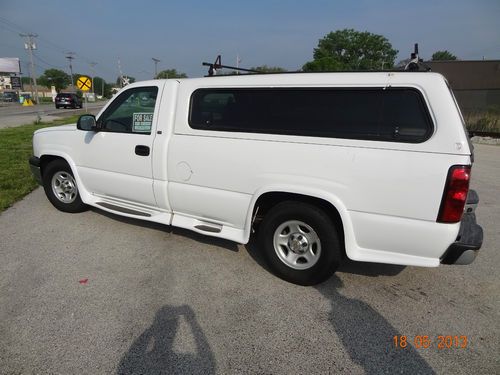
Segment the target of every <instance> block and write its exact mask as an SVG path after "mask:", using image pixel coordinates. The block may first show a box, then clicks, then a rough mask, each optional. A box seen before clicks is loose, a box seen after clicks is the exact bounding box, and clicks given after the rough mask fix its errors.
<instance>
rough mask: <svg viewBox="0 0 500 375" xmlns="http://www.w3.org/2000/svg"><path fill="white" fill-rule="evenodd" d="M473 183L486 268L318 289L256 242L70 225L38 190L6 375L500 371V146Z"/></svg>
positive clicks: (2, 325)
mask: <svg viewBox="0 0 500 375" xmlns="http://www.w3.org/2000/svg"><path fill="white" fill-rule="evenodd" d="M472 175H473V183H472V185H473V187H474V188H476V189H477V191H478V192H479V196H480V199H481V202H480V205H479V208H478V210H477V215H478V221H479V223H480V224H481V225H483V228H484V230H485V241H484V245H483V248H482V250H481V252H480V254H479V256H478V258H477V259H476V261H475V262H474V263H473V264H472V265H469V266H441V267H439V268H418V267H400V266H389V265H379V264H368V263H354V262H348V263H346V264H345V265H343V266H342V268H341V269H340V270H339V271H338V272H337V273H336V274H335V275H334V276H333V277H332V278H331V279H330V280H328V281H327V282H325V283H323V284H321V285H318V286H316V287H300V286H296V285H292V284H289V283H287V282H284V281H282V280H280V279H278V278H276V277H275V276H273V275H272V274H270V273H269V272H268V270H267V269H266V267H265V266H264V265H263V264H262V260H261V258H260V256H259V253H258V249H256V247H255V245H253V244H250V245H249V246H241V245H236V244H234V243H232V242H228V241H224V240H218V239H213V238H210V237H203V236H201V235H197V234H194V233H191V232H188V231H184V230H180V229H175V228H169V227H167V226H162V225H157V224H151V223H147V222H141V221H136V220H130V219H126V218H121V217H118V216H114V215H110V214H107V213H104V212H102V211H99V210H90V211H88V212H85V213H83V214H66V213H62V212H59V211H57V210H56V209H55V208H53V207H52V206H51V205H50V203H49V202H48V201H47V199H46V198H45V196H44V193H43V190H42V189H37V190H36V191H34V192H33V193H32V194H30V195H28V196H27V197H26V198H25V199H24V200H23V201H21V202H18V203H17V204H15V205H14V206H13V207H11V208H10V209H8V210H7V211H5V212H3V213H2V214H0V238H1V241H0V373H2V374H11V373H12V374H25V373H26V374H31V373H37V374H39V373H40V374H45V373H51V374H52V373H60V374H121V373H124V374H128V373H135V374H140V373H142V374H149V373H152V374H160V373H161V374H173V373H179V374H180V373H183V374H210V373H220V374H240V373H259V374H262V373H266V374H270V373H273V374H325V373H332V374H333V373H340V372H344V373H353V374H361V373H377V374H378V373H422V374H426V373H450V374H451V373H453V374H494V373H497V374H498V373H500V362H499V358H500V357H499V355H498V353H499V348H500V339H499V337H500V335H499V334H500V314H499V311H500V298H499V290H500V276H499V272H498V265H499V261H500V252H499V245H498V243H499V241H500V231H499V228H500V227H499V225H498V223H499V222H500V204H499V198H498V186H499V185H500V147H495V146H486V145H477V146H476V163H475V165H474V167H473V172H472ZM394 336H397V337H398V342H399V343H400V342H401V339H400V337H401V336H406V339H407V342H408V343H409V345H408V346H406V347H405V348H396V347H395V344H394ZM424 336H428V338H429V341H430V345H429V347H427V348H423V347H422V348H418V346H419V345H418V344H419V343H421V341H419V340H422V338H423V337H424ZM439 336H451V337H452V338H454V336H458V340H462V341H461V342H460V345H461V344H462V343H463V338H462V339H460V336H466V337H467V346H466V347H465V348H457V347H454V346H455V345H454V344H453V345H452V347H451V348H447V347H446V346H445V347H444V348H439V344H440V339H439ZM454 340H457V339H454Z"/></svg>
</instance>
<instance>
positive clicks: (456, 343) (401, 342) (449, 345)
mask: <svg viewBox="0 0 500 375" xmlns="http://www.w3.org/2000/svg"><path fill="white" fill-rule="evenodd" d="M392 340H393V344H394V347H396V348H400V349H405V348H407V347H408V345H409V344H411V345H412V346H413V347H414V348H416V349H429V348H433V347H434V348H437V349H465V348H467V345H469V340H468V338H467V336H456V335H455V336H452V335H439V336H436V337H432V336H428V335H425V336H424V335H422V336H420V335H417V336H414V337H411V336H405V335H400V336H393V338H392Z"/></svg>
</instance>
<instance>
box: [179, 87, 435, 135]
mask: <svg viewBox="0 0 500 375" xmlns="http://www.w3.org/2000/svg"><path fill="white" fill-rule="evenodd" d="M189 125H190V126H191V127H192V128H194V129H201V130H212V131H230V132H247V133H269V134H285V135H302V136H312V137H330V138H352V139H367V140H380V141H394V142H410V143H418V142H423V141H425V140H426V139H428V138H429V137H430V135H431V134H432V121H431V117H430V115H429V112H428V110H427V107H426V105H425V102H424V99H423V97H422V95H421V93H420V92H419V91H417V90H415V89H412V88H389V89H384V88H382V87H380V88H362V89H358V88H345V89H338V88H286V89H280V88H255V89H253V88H251V89H249V88H227V89H225V88H220V89H219V88H217V89H199V90H196V91H195V92H194V93H193V94H192V96H191V110H190V116H189Z"/></svg>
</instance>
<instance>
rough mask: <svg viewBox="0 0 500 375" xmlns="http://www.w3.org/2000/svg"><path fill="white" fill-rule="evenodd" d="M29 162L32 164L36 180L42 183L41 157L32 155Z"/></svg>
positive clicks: (32, 171) (31, 167)
mask: <svg viewBox="0 0 500 375" xmlns="http://www.w3.org/2000/svg"><path fill="white" fill-rule="evenodd" d="M29 164H30V169H31V173H32V174H33V177H35V179H36V181H37V182H38V183H39V184H40V185H42V184H43V182H42V171H41V169H40V159H39V158H37V157H36V156H32V157H31V158H30V159H29Z"/></svg>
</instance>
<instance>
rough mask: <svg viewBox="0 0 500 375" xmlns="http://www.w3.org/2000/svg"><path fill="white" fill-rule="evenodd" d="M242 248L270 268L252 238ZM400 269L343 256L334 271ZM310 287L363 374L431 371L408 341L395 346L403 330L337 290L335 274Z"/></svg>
mask: <svg viewBox="0 0 500 375" xmlns="http://www.w3.org/2000/svg"><path fill="white" fill-rule="evenodd" d="M246 249H247V251H248V254H249V255H250V256H251V257H252V258H253V259H254V260H255V262H257V263H258V264H259V265H261V266H262V267H263V268H265V269H266V270H268V271H269V272H271V271H270V269H269V267H268V266H267V264H266V262H265V261H264V259H263V257H262V256H261V254H260V252H259V251H258V250H259V249H258V246H257V245H256V244H255V243H254V242H250V243H249V244H248V245H247V246H246ZM404 269H405V267H404V266H395V265H386V264H378V263H360V262H353V261H350V260H347V259H346V260H344V262H343V264H342V265H341V267H340V268H339V269H338V270H337V272H338V273H344V272H345V273H351V274H357V275H362V276H369V277H377V276H395V275H397V274H399V273H400V272H402V271H403V270H404ZM314 288H315V289H316V290H317V291H318V292H319V293H321V295H322V296H323V297H324V298H326V299H327V300H328V301H329V302H330V305H331V310H330V312H329V314H328V321H329V323H330V324H331V325H332V327H333V329H334V330H335V333H336V334H337V336H338V338H339V339H340V341H341V343H342V345H343V347H344V348H345V350H346V352H347V353H348V354H349V357H350V358H351V360H352V361H353V362H354V363H356V364H357V365H359V366H360V367H362V368H363V370H364V371H365V372H366V373H367V374H379V373H381V374H384V373H416V374H433V373H435V372H434V370H433V369H432V368H431V367H430V366H429V365H428V364H427V362H426V361H425V360H424V359H423V358H422V357H421V356H420V354H419V353H418V352H417V350H416V349H415V348H413V347H412V346H411V344H409V345H408V346H407V347H406V348H404V349H402V348H396V347H395V345H394V341H393V340H394V336H401V335H404V334H405V333H401V332H398V330H397V329H396V328H394V327H393V326H392V325H391V324H390V323H389V322H388V321H387V319H385V318H384V316H382V315H381V314H380V313H379V312H377V311H376V310H375V309H373V308H372V307H371V306H370V305H369V304H367V303H366V302H364V301H361V300H359V299H356V298H349V297H346V296H344V295H343V294H341V293H340V292H339V290H341V289H342V281H341V280H340V278H339V277H338V276H337V275H333V276H332V277H331V278H330V279H329V280H327V281H325V282H323V283H322V284H319V285H316V286H315V287H314Z"/></svg>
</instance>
